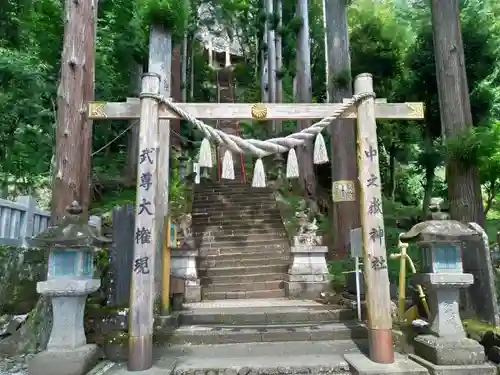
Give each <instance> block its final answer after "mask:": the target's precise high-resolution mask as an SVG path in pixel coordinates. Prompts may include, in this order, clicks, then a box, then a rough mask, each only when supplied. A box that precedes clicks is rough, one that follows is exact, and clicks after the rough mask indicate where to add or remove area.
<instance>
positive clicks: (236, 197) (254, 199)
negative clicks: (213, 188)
mask: <svg viewBox="0 0 500 375" xmlns="http://www.w3.org/2000/svg"><path fill="white" fill-rule="evenodd" d="M213 203H218V204H225V205H229V204H237V203H241V204H245V203H247V204H254V203H261V204H262V203H264V204H271V203H276V199H275V198H274V196H272V195H269V194H252V193H238V192H235V193H230V192H228V193H227V194H216V193H213V194H194V196H193V207H202V206H206V205H207V204H213Z"/></svg>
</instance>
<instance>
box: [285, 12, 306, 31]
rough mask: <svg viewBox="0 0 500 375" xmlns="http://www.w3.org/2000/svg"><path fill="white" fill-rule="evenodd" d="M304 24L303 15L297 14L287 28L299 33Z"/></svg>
mask: <svg viewBox="0 0 500 375" xmlns="http://www.w3.org/2000/svg"><path fill="white" fill-rule="evenodd" d="M303 25H304V20H303V19H302V18H301V17H298V16H295V17H293V18H292V19H291V20H290V22H289V23H288V25H287V28H288V29H289V30H290V31H291V32H293V33H294V34H297V33H298V32H299V31H300V29H301V28H302V26H303Z"/></svg>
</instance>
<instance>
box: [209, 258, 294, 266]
mask: <svg viewBox="0 0 500 375" xmlns="http://www.w3.org/2000/svg"><path fill="white" fill-rule="evenodd" d="M290 261H291V258H290V257H289V256H276V255H274V256H269V257H262V256H261V257H259V258H257V257H255V258H245V257H232V258H231V257H227V256H226V257H225V258H224V259H220V258H216V257H210V258H209V259H207V258H206V257H205V258H204V259H200V266H199V267H200V268H218V267H223V268H224V267H238V266H240V267H248V266H264V265H266V264H276V265H278V264H282V265H288V264H290Z"/></svg>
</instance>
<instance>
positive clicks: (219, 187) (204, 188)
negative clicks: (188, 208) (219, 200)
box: [194, 183, 273, 194]
mask: <svg viewBox="0 0 500 375" xmlns="http://www.w3.org/2000/svg"><path fill="white" fill-rule="evenodd" d="M194 191H195V193H213V192H219V191H224V192H227V191H238V192H241V191H244V192H252V193H256V194H272V193H273V189H271V188H270V187H265V188H254V187H252V186H250V185H247V184H242V183H232V184H231V183H226V184H224V183H223V184H221V183H216V184H210V183H208V184H203V185H201V184H200V185H197V186H196V187H195V190H194Z"/></svg>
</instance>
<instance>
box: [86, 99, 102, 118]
mask: <svg viewBox="0 0 500 375" xmlns="http://www.w3.org/2000/svg"><path fill="white" fill-rule="evenodd" d="M105 105H106V103H105V102H91V103H89V117H91V118H105V117H106V113H105V112H104V106H105Z"/></svg>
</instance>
